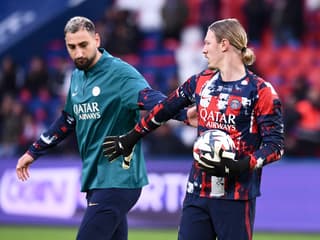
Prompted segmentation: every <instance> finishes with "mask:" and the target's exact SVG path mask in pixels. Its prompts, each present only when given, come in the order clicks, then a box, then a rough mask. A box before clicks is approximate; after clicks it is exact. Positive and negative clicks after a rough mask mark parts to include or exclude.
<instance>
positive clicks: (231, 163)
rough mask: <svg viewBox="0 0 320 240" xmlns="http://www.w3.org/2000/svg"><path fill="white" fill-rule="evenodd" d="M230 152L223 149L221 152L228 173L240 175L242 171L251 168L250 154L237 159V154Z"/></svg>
mask: <svg viewBox="0 0 320 240" xmlns="http://www.w3.org/2000/svg"><path fill="white" fill-rule="evenodd" d="M229 153H230V152H228V151H225V150H222V149H221V150H220V154H219V155H220V158H221V162H222V163H223V165H224V166H225V171H226V174H227V175H229V176H234V177H235V176H239V175H240V174H241V173H243V172H245V171H248V170H249V169H250V156H246V157H244V158H241V159H239V160H236V159H235V155H234V154H229Z"/></svg>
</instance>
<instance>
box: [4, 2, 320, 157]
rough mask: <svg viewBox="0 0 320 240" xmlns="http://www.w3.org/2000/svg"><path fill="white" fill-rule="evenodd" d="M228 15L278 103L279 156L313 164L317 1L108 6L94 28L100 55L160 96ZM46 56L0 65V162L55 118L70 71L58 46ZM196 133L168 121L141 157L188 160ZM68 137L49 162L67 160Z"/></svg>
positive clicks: (317, 110) (318, 79) (318, 92)
mask: <svg viewBox="0 0 320 240" xmlns="http://www.w3.org/2000/svg"><path fill="white" fill-rule="evenodd" d="M226 17H236V18H238V19H239V20H240V21H241V22H242V23H243V25H244V26H245V27H246V29H247V32H248V35H249V41H250V47H252V48H253V49H254V51H255V53H256V56H257V60H256V63H255V64H254V65H253V66H252V70H254V71H255V72H256V73H257V74H258V75H260V76H262V77H263V78H264V79H266V80H267V81H269V82H271V83H272V84H273V86H274V87H275V88H276V91H277V92H278V93H279V94H280V97H281V99H282V101H283V112H284V118H285V129H286V132H285V143H286V153H285V154H286V156H289V157H301V156H304V157H320V148H319V147H318V146H319V145H320V31H319V29H320V0H152V1H149V0H136V1H131V0H115V1H114V2H113V5H112V7H109V8H107V9H106V10H105V14H104V15H103V16H101V18H100V19H98V20H97V21H96V22H95V24H96V28H97V31H98V32H99V33H100V34H101V37H102V47H104V48H106V49H107V50H108V51H109V52H110V53H111V54H113V55H115V56H117V57H120V58H122V59H124V60H126V61H128V62H129V63H130V64H132V65H133V66H135V67H136V68H137V69H138V70H139V71H140V72H141V73H142V74H143V75H144V76H145V78H146V79H147V80H148V82H149V83H150V85H151V86H152V87H153V88H155V89H158V90H160V91H162V92H163V93H165V94H168V93H169V92H170V91H172V90H173V89H175V88H176V87H177V86H178V85H180V84H181V83H182V82H184V81H185V80H187V78H188V77H190V76H191V75H193V74H195V73H198V72H200V71H201V70H203V69H204V68H206V61H205V59H204V58H203V56H202V46H203V37H204V34H205V32H206V30H207V27H208V26H209V25H210V24H211V23H212V22H214V21H215V20H218V19H220V18H226ZM47 46H48V47H47V49H46V53H47V54H46V55H45V56H30V59H29V61H28V63H26V64H24V65H18V64H17V63H16V61H15V58H14V56H10V55H8V56H6V57H4V58H2V59H0V61H1V66H0V92H1V94H0V96H1V99H0V101H1V102H0V104H1V108H0V114H1V118H0V157H14V156H17V155H19V154H21V153H22V152H23V151H25V150H26V148H27V146H29V144H31V143H32V142H33V141H34V140H35V139H37V138H38V137H39V136H40V133H41V132H42V131H43V130H44V129H46V128H47V127H48V126H49V125H50V124H51V123H52V121H53V120H54V119H55V118H56V117H57V116H58V114H59V112H60V111H61V109H62V107H63V103H64V99H65V97H66V94H67V90H68V85H69V80H70V73H71V71H72V69H73V63H72V62H70V60H69V57H68V55H67V52H66V50H65V46H64V39H53V40H52V41H50V42H49V43H48V44H47ZM195 137H196V132H195V129H193V128H191V127H188V126H183V125H182V124H181V123H177V122H175V121H169V122H168V123H167V124H165V125H164V126H163V127H161V128H159V129H157V130H156V131H155V132H154V133H152V134H150V135H149V136H147V137H146V138H145V139H144V145H145V146H144V149H145V151H146V154H148V155H152V156H160V155H162V156H164V155H168V156H169V155H176V156H182V155H190V153H191V149H192V144H193V141H194V139H195ZM76 152H77V150H76V141H75V138H74V137H71V138H69V139H68V140H67V141H65V142H64V143H63V144H62V145H61V146H59V148H58V150H55V154H57V153H62V154H76Z"/></svg>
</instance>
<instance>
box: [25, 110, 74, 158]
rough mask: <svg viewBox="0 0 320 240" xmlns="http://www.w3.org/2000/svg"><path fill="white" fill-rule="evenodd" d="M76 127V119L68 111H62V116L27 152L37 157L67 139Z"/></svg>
mask: <svg viewBox="0 0 320 240" xmlns="http://www.w3.org/2000/svg"><path fill="white" fill-rule="evenodd" d="M74 128H75V119H74V118H73V117H72V116H70V115H69V114H68V113H67V112H65V111H62V113H61V116H60V117H59V118H58V119H57V120H56V121H55V122H54V123H53V124H52V125H51V126H50V127H49V128H48V129H47V131H45V132H44V133H42V134H41V136H40V138H39V139H38V140H37V141H35V142H34V143H33V144H32V145H31V146H30V147H29V149H28V150H27V154H29V155H30V156H32V158H33V159H37V158H38V157H40V156H41V155H43V154H45V153H46V152H47V150H48V149H50V148H52V147H54V146H56V145H57V144H58V143H60V142H61V141H62V140H63V139H65V138H66V137H67V136H68V135H69V134H70V133H71V132H72V131H74Z"/></svg>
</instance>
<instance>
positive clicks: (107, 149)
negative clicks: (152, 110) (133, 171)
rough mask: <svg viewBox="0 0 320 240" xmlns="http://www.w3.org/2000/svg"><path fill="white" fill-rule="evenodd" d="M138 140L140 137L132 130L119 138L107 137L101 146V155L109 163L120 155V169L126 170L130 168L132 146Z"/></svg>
mask: <svg viewBox="0 0 320 240" xmlns="http://www.w3.org/2000/svg"><path fill="white" fill-rule="evenodd" d="M140 138H141V135H140V134H139V133H138V132H136V131H135V130H134V129H133V130H131V131H130V132H128V133H127V134H124V135H121V136H107V137H105V139H104V141H103V145H102V148H103V155H104V156H105V157H107V158H108V159H109V161H110V162H112V161H113V160H115V159H116V158H117V157H119V156H120V155H122V156H123V157H124V162H123V163H122V167H123V168H125V169H127V168H129V167H130V161H131V159H132V155H133V149H134V146H135V144H136V143H137V142H138V140H139V139H140Z"/></svg>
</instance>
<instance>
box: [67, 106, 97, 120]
mask: <svg viewBox="0 0 320 240" xmlns="http://www.w3.org/2000/svg"><path fill="white" fill-rule="evenodd" d="M73 112H74V114H75V115H76V116H78V120H89V119H99V118H101V112H100V108H99V104H98V103H97V102H89V103H79V104H74V105H73Z"/></svg>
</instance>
